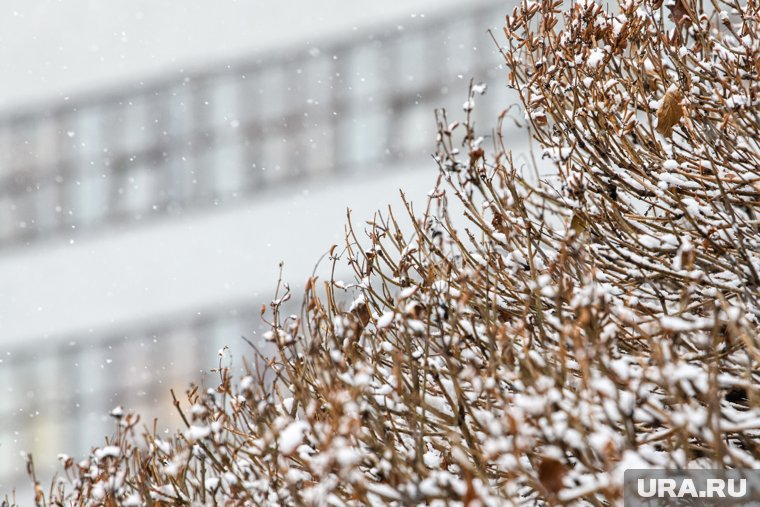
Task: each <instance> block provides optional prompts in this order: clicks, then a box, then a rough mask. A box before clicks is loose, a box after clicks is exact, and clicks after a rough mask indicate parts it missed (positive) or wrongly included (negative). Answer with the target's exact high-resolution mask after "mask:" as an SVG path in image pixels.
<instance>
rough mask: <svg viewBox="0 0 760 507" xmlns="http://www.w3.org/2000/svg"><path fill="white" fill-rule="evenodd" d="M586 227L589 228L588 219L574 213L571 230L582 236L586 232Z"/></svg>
mask: <svg viewBox="0 0 760 507" xmlns="http://www.w3.org/2000/svg"><path fill="white" fill-rule="evenodd" d="M586 227H588V224H587V223H586V219H585V218H584V217H582V216H581V215H579V214H578V213H573V218H572V220H570V228H571V229H572V230H573V231H575V234H581V233H582V232H583V231H585V230H586Z"/></svg>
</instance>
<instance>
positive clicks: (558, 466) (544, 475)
mask: <svg viewBox="0 0 760 507" xmlns="http://www.w3.org/2000/svg"><path fill="white" fill-rule="evenodd" d="M564 477H565V466H564V465H563V464H562V463H560V462H559V461H558V460H556V459H554V458H548V457H547V458H544V459H543V460H542V461H541V464H540V465H539V466H538V480H539V481H541V485H542V486H543V487H544V488H546V490H547V491H548V492H549V493H551V494H557V493H558V492H559V491H560V490H561V489H562V479H563V478H564Z"/></svg>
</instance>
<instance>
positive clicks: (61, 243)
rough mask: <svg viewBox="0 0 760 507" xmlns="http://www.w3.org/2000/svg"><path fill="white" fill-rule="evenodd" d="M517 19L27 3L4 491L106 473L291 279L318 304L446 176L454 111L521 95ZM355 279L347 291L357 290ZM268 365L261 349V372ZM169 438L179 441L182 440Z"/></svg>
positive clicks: (310, 5)
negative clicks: (141, 426) (69, 462)
mask: <svg viewBox="0 0 760 507" xmlns="http://www.w3.org/2000/svg"><path fill="white" fill-rule="evenodd" d="M510 9H511V7H510V5H509V3H507V2H494V1H488V0H481V1H468V2H457V1H454V0H451V1H448V0H447V1H442V0H393V1H391V0H386V1H383V2H355V1H349V0H321V1H320V2H313V1H306V0H292V1H288V2H256V1H250V2H234V1H220V2H201V1H185V2H174V1H169V0H129V1H127V0H118V1H116V0H115V1H111V2H96V1H94V0H91V1H88V0H75V1H68V2H60V1H52V0H40V1H36V2H27V1H7V2H3V7H2V10H3V12H2V14H3V15H2V16H0V75H2V80H0V490H2V492H9V491H10V490H11V489H12V488H13V487H19V486H23V488H24V489H28V486H27V485H26V478H25V475H24V461H23V459H22V458H21V457H20V452H21V451H22V450H26V451H30V452H32V453H33V454H34V456H35V461H36V463H37V465H38V471H39V472H41V474H42V475H43V477H44V478H45V481H46V482H45V484H44V485H46V483H47V480H49V478H50V477H51V474H52V471H53V467H55V466H56V463H55V459H56V455H57V454H58V453H68V454H71V455H74V456H76V457H78V458H79V457H83V456H84V455H85V453H86V451H87V450H88V448H89V447H90V446H91V445H93V444H96V443H100V442H101V441H102V438H103V436H104V435H106V434H110V432H111V431H112V427H113V421H111V420H110V419H109V417H108V413H109V412H110V410H111V409H113V408H114V407H115V406H117V405H123V406H124V407H125V409H129V410H132V409H134V410H138V411H140V412H141V413H142V414H143V416H144V421H146V422H149V421H150V420H151V419H152V418H153V417H155V416H158V417H160V418H161V421H162V424H163V425H164V426H173V425H174V424H175V421H174V416H173V414H172V411H173V408H172V406H171V403H170V402H169V401H168V397H169V388H170V387H174V388H175V389H176V390H177V391H178V392H179V393H180V394H182V393H183V392H184V389H185V388H186V386H187V385H188V383H189V382H190V381H195V382H202V381H203V378H204V375H208V374H207V373H206V374H204V372H207V371H208V370H209V369H210V368H213V367H214V366H216V365H218V361H219V358H218V356H217V350H218V349H220V348H221V347H223V346H224V345H229V346H230V347H231V356H232V358H231V359H230V357H229V356H228V357H225V358H224V361H225V364H229V361H230V360H232V361H234V363H233V364H237V365H240V364H242V356H243V355H244V354H248V352H249V351H248V350H247V345H246V344H245V343H244V341H243V340H242V339H241V338H240V336H246V337H248V338H249V339H251V340H252V341H257V339H258V338H257V333H256V331H257V330H258V329H260V321H259V316H258V308H259V307H260V306H261V304H262V303H266V302H268V301H269V300H270V299H271V297H272V296H273V293H274V288H275V284H276V281H277V276H278V264H279V262H280V261H284V278H285V279H286V280H287V281H289V282H290V283H291V285H292V287H293V290H294V292H295V294H296V295H298V294H300V291H301V290H302V287H303V284H304V282H305V280H306V278H307V276H308V275H309V274H310V273H311V270H312V269H313V267H314V264H315V263H316V261H317V260H318V259H319V257H320V255H322V253H324V252H326V251H327V250H328V249H329V247H330V246H331V245H332V244H335V243H338V244H340V243H342V241H343V228H344V223H345V221H346V209H347V208H351V209H352V215H353V217H354V219H355V220H356V223H357V224H359V225H361V224H362V223H363V222H364V221H365V220H367V219H369V218H371V216H372V214H373V212H374V211H375V210H376V209H385V208H386V206H387V205H388V204H393V205H394V206H396V207H397V208H399V209H400V200H399V197H398V195H399V193H398V189H399V188H402V187H403V188H404V190H405V191H406V192H407V194H408V195H409V196H410V198H412V199H413V200H415V201H416V202H418V203H420V204H421V203H422V202H423V200H424V198H425V195H426V192H427V190H429V189H430V188H431V187H432V186H433V183H434V181H435V177H436V173H437V168H436V166H435V164H434V162H433V161H432V159H431V157H430V153H432V152H433V150H434V148H435V124H434V116H433V110H434V108H436V107H446V108H448V109H449V110H450V112H451V115H450V118H454V117H459V115H461V107H462V103H463V102H464V101H465V100H466V98H467V88H468V83H469V80H470V78H473V79H475V80H476V81H477V82H486V83H488V84H489V85H490V86H489V90H488V93H487V94H486V95H485V96H483V97H478V98H477V99H476V100H477V101H478V104H477V106H478V107H477V114H478V122H479V124H480V125H481V126H484V127H486V126H487V127H489V128H490V127H494V126H495V125H496V117H497V114H498V112H499V111H500V110H501V109H503V108H504V107H506V106H507V105H508V104H510V103H512V102H514V101H515V99H514V97H511V98H510V97H509V96H508V94H507V93H506V91H505V90H504V83H505V81H506V76H505V71H504V70H503V68H502V66H501V63H502V62H501V58H500V56H499V54H498V52H497V50H496V48H495V45H494V43H493V42H492V40H491V38H490V36H489V35H488V33H487V29H489V28H493V29H495V30H496V36H497V37H500V33H501V24H502V21H503V19H504V15H505V14H506V13H507V12H508V10H510ZM344 275H345V276H348V275H347V273H344ZM249 355H250V354H249ZM164 426H162V427H164Z"/></svg>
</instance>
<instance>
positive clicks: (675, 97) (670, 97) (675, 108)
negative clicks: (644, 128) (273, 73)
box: [657, 86, 683, 137]
mask: <svg viewBox="0 0 760 507" xmlns="http://www.w3.org/2000/svg"><path fill="white" fill-rule="evenodd" d="M682 98H683V95H682V94H681V92H680V90H678V89H677V88H675V87H673V86H671V87H670V89H668V91H667V92H666V93H665V97H663V99H662V105H661V106H660V109H658V110H657V132H659V133H660V134H662V135H664V136H666V137H671V136H672V135H673V127H674V126H676V125H678V122H679V121H681V118H682V117H683V106H682V105H681V99H682Z"/></svg>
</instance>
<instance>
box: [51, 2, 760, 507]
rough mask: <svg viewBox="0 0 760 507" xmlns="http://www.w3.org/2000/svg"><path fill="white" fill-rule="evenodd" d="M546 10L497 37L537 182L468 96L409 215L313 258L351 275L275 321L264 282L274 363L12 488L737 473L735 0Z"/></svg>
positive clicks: (109, 489) (519, 486) (564, 499)
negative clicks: (157, 425)
mask: <svg viewBox="0 0 760 507" xmlns="http://www.w3.org/2000/svg"><path fill="white" fill-rule="evenodd" d="M562 9H563V7H562V2H561V1H558V0H541V1H538V2H536V1H530V2H523V3H522V4H521V6H519V7H518V8H516V9H515V11H514V12H513V13H512V14H511V15H510V16H508V17H507V20H506V24H505V28H504V33H505V35H506V40H500V41H499V43H500V44H501V49H502V53H503V56H504V59H505V62H506V64H507V67H508V83H509V86H511V87H513V88H514V89H515V90H517V91H518V92H519V95H520V99H521V103H522V106H523V109H524V112H525V116H524V119H523V118H520V119H519V120H518V121H519V122H523V121H524V122H525V123H524V125H525V128H528V129H529V130H530V133H531V136H532V138H533V139H534V140H535V142H536V143H537V144H538V147H537V149H536V150H535V151H534V153H535V154H536V155H537V156H543V159H544V162H543V163H544V164H545V165H546V166H548V169H546V168H545V169H542V171H543V172H542V173H541V174H540V177H539V175H538V174H534V173H533V171H532V169H533V168H531V170H525V168H524V167H518V166H517V165H516V164H515V162H514V159H513V157H512V155H511V153H510V151H509V150H508V147H507V146H505V145H506V144H508V143H507V141H506V140H505V139H504V138H503V136H502V135H501V132H502V131H503V129H502V128H501V125H499V128H498V129H496V130H495V131H493V132H484V133H482V134H483V135H484V137H485V140H484V138H483V137H480V135H479V133H478V132H477V131H476V129H475V126H474V125H473V124H472V122H471V121H470V120H469V118H470V112H471V110H472V107H473V105H474V103H475V102H476V101H477V97H478V94H479V93H482V92H483V91H484V90H483V87H481V86H472V87H471V93H470V97H469V99H468V101H467V102H466V103H465V115H464V118H463V120H461V121H460V122H458V123H457V122H454V123H449V120H448V119H447V118H446V115H445V113H443V112H439V113H438V116H437V118H438V122H439V138H438V149H437V154H436V160H437V162H438V164H439V167H440V175H439V178H438V182H437V184H436V188H435V190H434V191H433V192H432V193H431V196H430V199H429V202H428V203H427V205H426V207H425V208H424V211H422V212H420V213H416V212H414V211H413V210H412V207H411V205H408V206H407V209H406V210H404V212H408V213H409V214H411V215H412V216H413V217H414V221H413V226H412V227H410V228H409V230H402V229H403V228H402V227H400V226H399V225H398V222H397V220H396V216H394V214H393V213H388V214H385V215H383V216H381V215H377V216H376V217H375V218H374V219H373V220H372V221H371V222H370V223H369V225H368V226H367V228H366V230H365V231H363V232H364V234H363V235H362V234H361V233H358V232H355V229H354V228H353V227H350V226H349V228H348V229H347V238H346V239H347V241H346V245H345V248H344V249H342V250H341V249H334V250H333V251H332V252H331V259H332V260H333V262H348V263H349V264H350V266H352V267H353V269H354V271H355V273H356V280H355V284H352V285H349V286H346V285H343V284H341V283H338V282H337V281H334V280H331V281H327V282H324V281H319V280H316V279H312V280H310V281H309V284H308V285H307V289H306V294H305V298H304V306H303V312H302V314H301V316H299V317H288V316H284V315H282V314H281V310H280V305H281V304H282V302H283V301H284V300H286V299H287V298H288V297H289V294H287V293H285V292H284V291H285V290H286V289H285V288H281V290H279V293H278V294H277V296H276V297H277V300H276V301H274V302H273V303H272V305H271V307H270V309H269V310H268V312H267V318H268V319H270V320H271V332H270V334H269V338H270V339H271V340H272V341H273V342H274V343H275V344H276V346H277V349H278V351H279V354H278V356H277V357H276V358H274V359H266V358H264V357H257V361H255V362H253V363H252V364H253V366H251V369H252V370H251V374H250V375H249V376H246V377H245V378H243V379H242V380H241V381H240V382H239V383H237V384H235V383H234V382H233V380H232V379H231V376H230V374H229V372H228V371H227V370H225V369H223V368H222V369H220V371H219V379H220V382H219V385H218V386H217V387H216V388H214V389H210V390H208V391H199V390H197V389H196V390H193V391H191V392H190V393H189V394H188V401H189V406H188V407H189V408H182V406H181V405H180V404H179V403H177V407H178V408H179V409H180V411H181V412H182V413H183V417H184V418H185V420H186V422H187V430H186V431H184V432H183V433H180V434H178V435H176V436H175V437H173V438H172V439H171V440H168V441H167V440H161V439H160V438H159V436H158V435H157V434H156V433H155V431H154V430H150V429H144V428H141V426H140V424H139V423H138V418H137V417H136V416H134V415H126V416H123V417H121V418H120V422H119V429H118V433H117V434H116V435H115V437H114V438H112V439H110V440H109V441H108V442H107V444H106V445H105V446H103V447H100V448H96V449H94V450H93V452H92V454H91V455H90V457H89V458H88V459H86V460H84V461H82V462H81V463H75V462H74V461H71V460H69V461H67V462H66V463H65V466H64V468H65V471H64V473H63V474H62V476H61V477H60V478H59V479H57V480H56V481H54V483H53V485H52V487H51V489H50V491H49V492H43V491H42V490H41V489H39V491H38V493H39V494H38V500H39V501H40V502H49V503H58V504H76V505H80V504H86V505H91V504H100V503H103V504H106V505H115V504H117V503H118V504H123V505H141V504H145V505H166V504H189V503H194V504H247V505H386V504H388V505H410V504H427V505H449V504H450V505H504V504H510V503H526V504H527V503H532V502H533V501H538V502H539V503H547V504H567V503H574V502H576V501H578V502H581V503H584V504H591V505H602V504H606V503H613V502H619V501H620V498H621V481H622V472H623V471H624V470H625V469H627V468H642V467H758V466H760V448H759V447H758V445H759V444H758V440H757V436H758V433H759V432H760V408H758V407H759V406H760V405H759V404H758V401H760V399H759V396H760V392H758V371H760V369H759V368H760V362H759V360H760V356H759V355H758V346H759V345H760V343H759V342H758V322H759V321H758V318H759V317H760V305H758V297H759V296H760V292H759V284H760V276H759V275H758V273H759V272H760V254H759V253H758V252H760V248H759V245H758V240H759V239H760V237H759V235H758V225H759V224H758V199H760V155H759V153H760V150H759V149H758V136H760V132H759V131H758V121H759V118H758V103H759V102H758V101H760V84H759V83H760V81H758V72H760V58H758V51H759V50H760V35H759V34H760V28H759V27H758V22H759V21H760V20H759V19H758V16H759V10H758V4H757V2H756V0H747V1H746V2H744V3H735V2H733V1H728V2H719V1H718V0H714V1H713V2H712V4H709V5H705V3H704V2H696V1H695V0H675V2H673V1H672V0H670V2H669V3H665V4H664V5H663V4H662V2H661V1H660V4H657V3H654V4H653V3H651V2H650V1H649V0H644V1H642V0H621V3H620V4H619V5H618V6H617V7H615V8H614V9H612V10H606V9H604V8H603V7H601V6H600V5H599V4H597V3H594V2H593V1H590V0H582V1H579V2H577V3H575V4H574V5H572V6H571V7H569V8H568V9H567V10H564V11H563V10H562ZM499 37H500V35H499ZM495 39H497V40H498V38H497V37H495ZM503 121H512V119H510V117H509V115H508V113H507V112H505V113H504V114H502V116H501V118H500V122H503ZM449 200H451V201H452V202H455V203H457V204H456V205H452V206H449V204H448V202H449ZM452 215H455V216H452ZM347 293H348V294H350V296H348V297H349V298H355V300H354V301H353V303H352V304H351V305H350V307H348V308H346V307H344V306H343V305H342V304H341V303H340V301H342V300H346V294H347Z"/></svg>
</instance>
